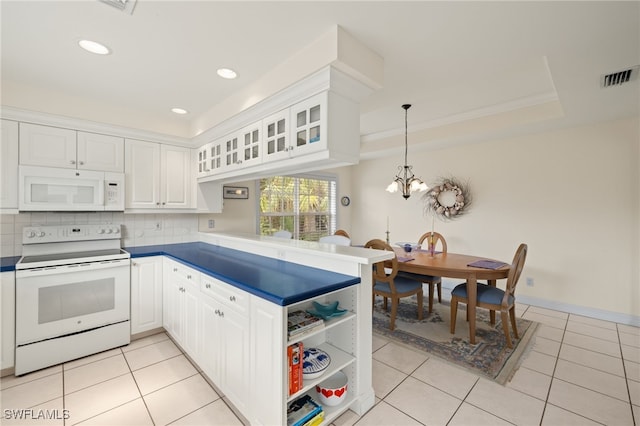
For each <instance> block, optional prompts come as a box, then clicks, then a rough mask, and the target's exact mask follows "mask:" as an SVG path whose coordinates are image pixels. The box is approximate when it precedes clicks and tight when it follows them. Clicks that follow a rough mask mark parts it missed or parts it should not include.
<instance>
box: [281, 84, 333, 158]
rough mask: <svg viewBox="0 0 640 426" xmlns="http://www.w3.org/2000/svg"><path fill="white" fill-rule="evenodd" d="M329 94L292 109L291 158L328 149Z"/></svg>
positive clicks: (312, 98) (304, 102) (325, 93)
mask: <svg viewBox="0 0 640 426" xmlns="http://www.w3.org/2000/svg"><path fill="white" fill-rule="evenodd" d="M327 95H328V94H327V92H324V93H320V94H318V95H315V96H313V97H311V98H309V99H306V100H304V101H302V102H300V103H297V104H295V105H294V106H292V107H291V121H290V126H291V130H290V133H291V140H290V146H291V149H290V153H291V156H299V155H305V154H308V153H311V152H316V151H321V150H324V149H327Z"/></svg>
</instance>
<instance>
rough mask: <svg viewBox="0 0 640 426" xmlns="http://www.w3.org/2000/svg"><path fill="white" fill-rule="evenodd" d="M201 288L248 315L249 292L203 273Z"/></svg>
mask: <svg viewBox="0 0 640 426" xmlns="http://www.w3.org/2000/svg"><path fill="white" fill-rule="evenodd" d="M200 290H201V291H202V292H203V293H204V294H207V295H209V296H212V297H214V298H215V299H216V300H218V301H220V302H221V303H223V304H224V305H225V306H228V307H229V308H232V309H233V310H235V311H236V312H238V313H240V314H243V315H248V311H249V294H248V293H246V292H244V291H242V290H240V289H237V288H235V287H233V286H231V285H229V284H227V283H224V282H222V281H220V280H217V279H215V278H213V277H210V276H207V275H204V274H203V275H202V281H201V284H200Z"/></svg>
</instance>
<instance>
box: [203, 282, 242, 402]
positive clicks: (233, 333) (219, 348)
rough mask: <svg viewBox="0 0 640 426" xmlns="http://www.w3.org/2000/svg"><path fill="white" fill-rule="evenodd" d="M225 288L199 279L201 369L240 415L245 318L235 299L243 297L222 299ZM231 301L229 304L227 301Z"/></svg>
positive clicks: (220, 284)
mask: <svg viewBox="0 0 640 426" xmlns="http://www.w3.org/2000/svg"><path fill="white" fill-rule="evenodd" d="M225 287H229V288H230V287H231V286H229V285H227V284H225V283H222V282H220V281H218V280H216V279H215V278H212V277H209V276H206V275H203V276H202V281H201V291H202V293H203V295H202V303H201V310H200V314H201V319H200V324H201V329H202V333H201V335H200V339H201V341H202V365H201V368H202V369H203V371H204V372H205V374H207V376H209V378H210V379H211V380H213V382H214V383H216V385H217V386H218V387H219V388H220V390H222V391H223V392H224V394H225V395H226V396H227V397H228V398H229V400H230V401H231V402H232V403H233V404H234V405H235V406H236V408H237V409H238V410H240V411H241V412H246V410H247V407H248V402H249V374H250V371H249V368H248V366H249V351H250V349H249V317H248V312H247V310H246V306H238V304H237V303H236V300H237V299H238V298H244V299H246V301H247V303H248V297H247V295H246V293H244V292H242V291H239V290H236V289H234V290H231V291H235V292H237V294H238V295H239V296H238V297H236V296H231V297H230V298H227V297H225V296H226V294H225V293H226V292H225ZM229 299H231V300H229Z"/></svg>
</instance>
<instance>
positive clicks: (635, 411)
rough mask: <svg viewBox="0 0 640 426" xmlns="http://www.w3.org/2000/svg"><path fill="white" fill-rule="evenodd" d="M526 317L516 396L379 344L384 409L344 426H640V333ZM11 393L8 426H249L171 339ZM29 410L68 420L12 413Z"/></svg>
mask: <svg viewBox="0 0 640 426" xmlns="http://www.w3.org/2000/svg"><path fill="white" fill-rule="evenodd" d="M518 314H519V315H521V316H522V317H524V318H528V319H531V320H534V321H538V322H539V323H540V324H541V325H540V327H539V328H538V333H537V336H536V341H535V344H534V346H533V348H532V350H531V351H530V352H529V353H528V354H527V355H526V357H525V359H524V361H523V363H522V365H521V366H520V368H519V369H518V371H517V372H516V374H515V375H514V377H513V379H512V380H511V381H510V382H509V383H507V385H506V386H501V385H498V384H495V383H494V382H492V381H489V380H486V379H483V378H480V377H478V376H476V375H474V374H472V373H469V372H467V371H465V370H462V369H460V368H458V367H454V366H451V365H449V364H447V363H444V362H442V361H440V360H438V359H437V358H434V357H429V356H427V355H425V354H423V353H420V352H415V351H412V350H410V349H407V348H405V347H401V346H399V345H396V344H394V343H392V342H389V341H387V340H384V339H383V338H381V337H379V336H377V335H374V337H373V346H374V347H373V387H374V390H375V394H376V405H375V406H374V407H373V408H372V409H371V410H370V411H369V412H368V413H366V414H365V415H364V416H362V417H359V416H357V415H356V414H355V413H353V412H351V411H348V412H347V413H345V414H344V415H343V416H341V417H340V418H338V419H337V420H336V421H335V424H336V425H340V426H341V425H352V424H357V425H421V424H422V425H449V426H458V425H513V424H515V425H592V424H593V425H597V424H606V425H616V426H618V425H634V424H635V422H638V423H639V424H640V328H637V327H631V326H628V325H622V324H616V323H612V322H607V321H601V320H596V319H593V318H587V317H581V316H578V315H573V314H567V313H563V312H558V311H553V310H548V309H543V308H538V307H533V306H522V305H520V306H519V309H518ZM0 384H1V392H2V397H1V401H2V417H3V418H2V420H1V421H0V423H2V425H18V424H19V425H25V424H27V425H28V424H34V425H65V426H66V425H74V424H81V425H109V426H116V425H166V424H173V425H240V424H242V423H241V421H240V420H239V419H238V418H237V417H236V416H235V415H234V414H233V412H232V411H231V410H230V409H229V407H228V406H227V405H226V403H225V401H223V399H222V398H220V396H219V395H218V394H217V393H216V392H215V391H214V390H213V389H212V388H211V387H210V386H209V385H208V384H207V382H206V381H205V380H204V378H203V377H202V376H201V374H200V373H199V372H198V370H197V369H196V368H194V366H193V365H192V364H191V363H190V362H189V361H188V360H187V359H186V358H185V356H184V355H183V354H182V353H181V352H180V350H179V348H177V347H176V345H175V344H173V342H172V341H171V340H170V339H169V338H168V337H167V335H166V334H164V333H160V334H156V335H154V336H150V337H147V338H144V339H140V340H137V341H135V342H133V343H131V344H130V345H128V346H127V347H124V348H120V349H114V350H111V351H107V352H103V353H100V354H97V355H93V356H90V357H87V358H83V359H80V360H76V361H72V362H68V363H65V364H63V365H58V366H55V367H51V368H47V369H45V370H41V371H38V372H34V373H31V374H28V375H25V376H23V377H18V378H16V377H13V376H9V377H5V378H2V379H1V380H0ZM20 408H32V409H33V411H32V413H33V414H37V413H41V412H39V411H38V410H47V411H43V412H44V413H53V414H54V417H58V418H57V419H49V420H47V419H31V421H27V420H26V419H25V418H24V417H23V418H22V419H15V418H12V417H13V416H12V414H11V413H12V411H6V410H11V409H20ZM65 410H67V411H65ZM67 413H68V414H69V416H70V417H69V418H68V419H64V418H63V417H65V416H66V414H67Z"/></svg>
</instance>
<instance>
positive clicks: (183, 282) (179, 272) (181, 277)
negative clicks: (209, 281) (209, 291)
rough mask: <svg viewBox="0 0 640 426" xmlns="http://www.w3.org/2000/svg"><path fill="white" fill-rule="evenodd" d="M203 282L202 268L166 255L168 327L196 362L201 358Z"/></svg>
mask: <svg viewBox="0 0 640 426" xmlns="http://www.w3.org/2000/svg"><path fill="white" fill-rule="evenodd" d="M199 286H200V272H198V271H196V270H194V269H191V268H189V267H187V266H185V265H183V264H181V263H179V262H176V261H174V260H170V259H166V258H165V259H164V276H163V283H162V287H163V315H162V317H163V323H164V328H165V330H167V331H168V332H169V334H171V336H172V337H173V338H174V339H175V340H176V341H177V342H178V343H179V344H180V346H182V349H184V350H185V351H186V352H187V354H189V356H191V358H192V359H193V360H195V361H196V362H199V361H200V339H199V333H198V329H199V324H198V310H199V303H200V287H199Z"/></svg>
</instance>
